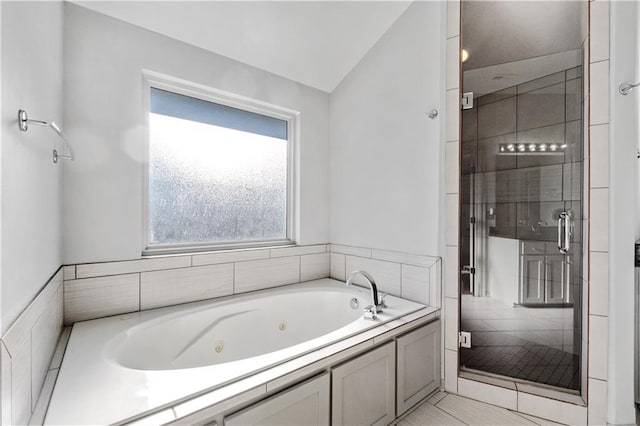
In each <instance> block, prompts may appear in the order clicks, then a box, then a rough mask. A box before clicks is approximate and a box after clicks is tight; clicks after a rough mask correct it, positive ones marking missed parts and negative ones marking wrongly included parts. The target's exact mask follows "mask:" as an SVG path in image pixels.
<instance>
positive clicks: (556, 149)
mask: <svg viewBox="0 0 640 426" xmlns="http://www.w3.org/2000/svg"><path fill="white" fill-rule="evenodd" d="M516 148H517V152H516ZM566 148H567V144H566V143H563V144H562V145H558V144H556V143H552V144H547V143H528V144H524V143H519V144H518V145H517V146H516V145H514V144H512V143H501V144H500V145H498V154H502V155H510V154H511V155H513V154H517V153H521V154H536V155H554V154H563V153H564V151H565V149H566Z"/></svg>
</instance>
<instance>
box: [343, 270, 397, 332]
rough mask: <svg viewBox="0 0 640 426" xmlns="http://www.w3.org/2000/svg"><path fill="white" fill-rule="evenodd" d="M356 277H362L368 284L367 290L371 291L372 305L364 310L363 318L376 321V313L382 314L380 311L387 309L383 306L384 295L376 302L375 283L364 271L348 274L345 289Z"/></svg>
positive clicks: (376, 288)
mask: <svg viewBox="0 0 640 426" xmlns="http://www.w3.org/2000/svg"><path fill="white" fill-rule="evenodd" d="M358 275H362V276H363V277H364V279H365V280H366V281H367V282H368V283H369V288H370V289H371V299H372V304H371V305H369V306H367V307H366V308H364V311H365V312H366V313H365V315H364V318H365V319H370V320H376V319H378V316H377V315H378V313H380V312H382V310H383V309H384V308H386V307H387V305H385V304H384V295H383V296H382V299H381V300H380V301H378V287H377V286H376V282H375V280H374V279H373V277H372V276H371V275H370V274H369V273H368V272H366V271H360V270H358V271H353V272H351V273H350V274H349V278H347V287H349V286H350V285H351V283H352V282H353V279H354V278H355V277H356V276H358Z"/></svg>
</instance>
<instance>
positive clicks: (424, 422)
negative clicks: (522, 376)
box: [396, 391, 559, 426]
mask: <svg viewBox="0 0 640 426" xmlns="http://www.w3.org/2000/svg"><path fill="white" fill-rule="evenodd" d="M396 425H397V426H432V425H495V426H499V425H540V426H557V425H559V423H554V422H552V421H549V420H545V419H540V418H538V417H533V416H529V415H527V414H521V413H516V412H515V411H510V410H507V409H505V408H500V407H496V406H494V405H490V404H485V403H483V402H479V401H475V400H473V399H468V398H463V397H461V396H458V395H453V394H448V393H445V392H441V391H438V392H437V393H435V394H433V395H432V396H431V397H430V398H428V399H427V400H426V401H425V402H423V403H422V405H420V406H418V407H417V408H415V409H414V410H413V411H412V412H410V413H409V414H408V415H407V416H406V417H405V418H403V419H402V420H400V421H399V422H398V423H396Z"/></svg>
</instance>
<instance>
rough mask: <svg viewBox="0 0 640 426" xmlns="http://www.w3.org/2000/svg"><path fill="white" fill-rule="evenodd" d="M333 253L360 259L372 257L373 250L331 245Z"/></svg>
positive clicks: (330, 249)
mask: <svg viewBox="0 0 640 426" xmlns="http://www.w3.org/2000/svg"><path fill="white" fill-rule="evenodd" d="M329 251H330V252H331V253H341V254H348V255H351V256H358V257H371V249H370V248H365V247H354V246H344V245H340V244H329Z"/></svg>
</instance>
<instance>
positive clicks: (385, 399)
mask: <svg viewBox="0 0 640 426" xmlns="http://www.w3.org/2000/svg"><path fill="white" fill-rule="evenodd" d="M395 370H396V350H395V342H390V343H387V344H386V345H383V346H381V347H379V348H377V349H374V350H372V351H371V352H367V353H366V354H364V355H361V356H359V357H357V358H355V359H353V360H351V361H348V362H347V363H345V364H342V365H340V366H338V367H336V368H334V369H333V371H332V373H331V374H332V379H333V380H332V384H331V389H332V399H331V400H332V413H331V420H332V422H331V423H332V424H333V425H334V426H338V425H388V424H390V423H391V422H392V421H393V420H394V419H395V411H396V410H395V399H396V398H395V381H396V380H395Z"/></svg>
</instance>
